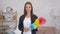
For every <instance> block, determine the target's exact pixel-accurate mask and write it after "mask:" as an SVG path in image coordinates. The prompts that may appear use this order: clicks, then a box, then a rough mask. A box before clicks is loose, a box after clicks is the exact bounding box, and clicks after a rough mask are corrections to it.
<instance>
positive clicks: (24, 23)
mask: <svg viewBox="0 0 60 34" xmlns="http://www.w3.org/2000/svg"><path fill="white" fill-rule="evenodd" d="M35 19H37V16H36V15H34V14H33V7H32V4H31V3H30V2H26V3H25V6H24V14H23V15H22V16H20V19H19V25H18V28H19V30H20V31H22V32H21V34H36V31H37V29H34V30H31V29H30V28H29V26H30V25H31V24H32V23H34V21H35Z"/></svg>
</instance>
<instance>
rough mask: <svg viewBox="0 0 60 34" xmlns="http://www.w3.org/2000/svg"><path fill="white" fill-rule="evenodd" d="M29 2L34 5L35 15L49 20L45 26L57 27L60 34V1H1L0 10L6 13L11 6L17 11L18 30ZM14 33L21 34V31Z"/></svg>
mask: <svg viewBox="0 0 60 34" xmlns="http://www.w3.org/2000/svg"><path fill="white" fill-rule="evenodd" d="M27 1H29V2H31V3H32V5H33V12H34V14H36V15H37V16H38V17H45V18H46V19H47V22H46V23H45V24H44V25H43V26H46V27H55V28H56V29H57V30H58V31H57V34H60V29H59V28H60V0H0V10H2V11H3V12H6V7H8V6H10V7H12V8H13V10H14V11H17V28H16V29H18V24H19V17H20V16H21V15H22V14H23V12H24V4H25V3H26V2H27ZM10 25H12V24H10ZM14 32H15V33H17V32H18V34H20V32H19V31H16V30H15V31H14Z"/></svg>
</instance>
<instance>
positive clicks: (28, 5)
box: [26, 4, 31, 13]
mask: <svg viewBox="0 0 60 34" xmlns="http://www.w3.org/2000/svg"><path fill="white" fill-rule="evenodd" d="M26 11H27V13H30V12H31V5H30V4H27V5H26Z"/></svg>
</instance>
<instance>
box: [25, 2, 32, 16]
mask: <svg viewBox="0 0 60 34" xmlns="http://www.w3.org/2000/svg"><path fill="white" fill-rule="evenodd" d="M27 4H30V5H31V13H30V14H31V17H32V16H33V6H32V4H31V2H26V3H25V6H24V16H26V15H27V11H26V5H27Z"/></svg>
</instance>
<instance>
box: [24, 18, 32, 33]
mask: <svg viewBox="0 0 60 34" xmlns="http://www.w3.org/2000/svg"><path fill="white" fill-rule="evenodd" d="M23 24H24V27H27V28H29V29H30V25H31V18H27V17H25V19H24V21H23ZM23 34H31V29H30V30H29V31H27V32H23Z"/></svg>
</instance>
